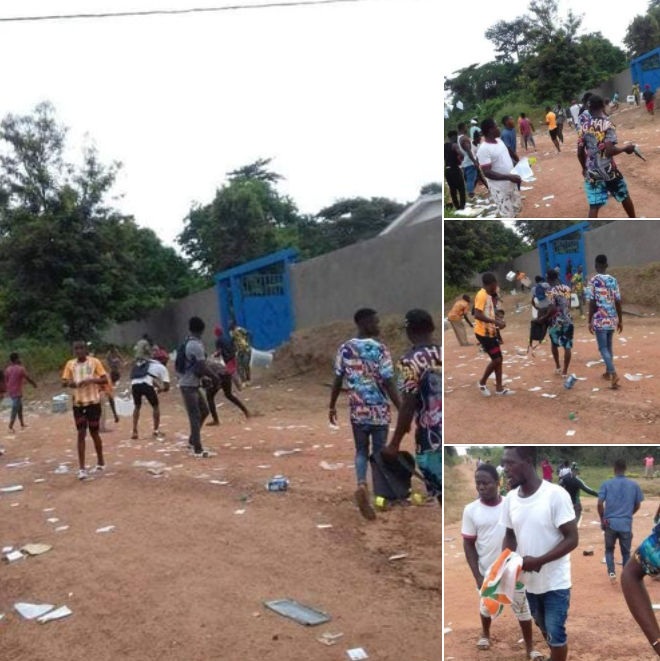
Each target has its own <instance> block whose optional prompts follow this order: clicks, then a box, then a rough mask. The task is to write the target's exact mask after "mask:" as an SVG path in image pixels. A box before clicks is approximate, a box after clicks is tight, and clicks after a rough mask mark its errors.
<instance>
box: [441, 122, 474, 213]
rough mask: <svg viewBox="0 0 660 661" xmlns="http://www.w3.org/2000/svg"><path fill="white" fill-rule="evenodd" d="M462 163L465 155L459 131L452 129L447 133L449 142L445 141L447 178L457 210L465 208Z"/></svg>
mask: <svg viewBox="0 0 660 661" xmlns="http://www.w3.org/2000/svg"><path fill="white" fill-rule="evenodd" d="M462 163H463V155H462V154H461V150H460V147H459V146H458V133H457V132H456V131H454V130H451V131H449V133H448V134H447V142H445V179H446V181H447V186H449V194H450V196H451V201H452V204H453V205H454V209H455V210H456V211H460V210H461V209H465V180H464V179H463V168H462ZM473 190H474V189H473Z"/></svg>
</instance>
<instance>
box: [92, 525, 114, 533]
mask: <svg viewBox="0 0 660 661" xmlns="http://www.w3.org/2000/svg"><path fill="white" fill-rule="evenodd" d="M114 529H115V527H114V526H105V527H104V528H97V529H96V532H110V531H111V530H114Z"/></svg>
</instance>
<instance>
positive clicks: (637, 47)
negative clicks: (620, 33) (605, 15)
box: [623, 8, 660, 57]
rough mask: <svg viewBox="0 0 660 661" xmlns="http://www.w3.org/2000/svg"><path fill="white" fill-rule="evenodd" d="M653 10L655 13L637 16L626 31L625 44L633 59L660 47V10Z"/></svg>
mask: <svg viewBox="0 0 660 661" xmlns="http://www.w3.org/2000/svg"><path fill="white" fill-rule="evenodd" d="M653 9H654V11H653V13H651V12H649V13H647V14H644V15H643V16H635V18H634V19H633V20H632V22H631V23H630V25H629V26H628V29H627V30H626V36H625V37H624V38H623V43H624V44H625V45H626V48H627V49H628V54H629V55H630V56H631V57H639V56H640V55H643V54H644V53H648V51H650V50H653V49H654V48H657V47H658V46H659V45H660V21H659V18H660V16H658V15H657V14H658V11H660V8H653Z"/></svg>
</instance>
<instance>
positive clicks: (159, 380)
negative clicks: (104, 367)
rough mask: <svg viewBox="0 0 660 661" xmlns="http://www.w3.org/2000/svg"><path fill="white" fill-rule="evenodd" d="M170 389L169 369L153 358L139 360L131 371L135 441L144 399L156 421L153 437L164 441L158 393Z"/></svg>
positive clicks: (133, 435) (132, 436)
mask: <svg viewBox="0 0 660 661" xmlns="http://www.w3.org/2000/svg"><path fill="white" fill-rule="evenodd" d="M169 389H170V374H169V372H168V371H167V367H165V365H163V363H161V362H160V361H158V360H154V359H153V358H137V359H136V360H135V362H134V363H133V369H132V370H131V393H132V395H133V404H134V406H135V408H134V409H133V434H132V435H131V438H132V439H133V440H135V439H137V438H138V422H139V421H140V411H141V409H142V399H143V398H144V399H146V400H147V401H148V402H149V405H150V406H151V409H152V412H153V420H154V430H153V437H154V438H155V439H156V440H158V441H162V440H163V439H164V438H165V435H164V434H163V433H162V432H161V431H160V429H159V427H160V402H159V400H158V393H159V392H160V391H163V392H167V391H168V390H169Z"/></svg>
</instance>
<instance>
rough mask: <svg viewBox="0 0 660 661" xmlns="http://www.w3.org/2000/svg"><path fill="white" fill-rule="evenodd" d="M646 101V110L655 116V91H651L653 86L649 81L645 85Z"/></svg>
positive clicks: (644, 94) (644, 95)
mask: <svg viewBox="0 0 660 661" xmlns="http://www.w3.org/2000/svg"><path fill="white" fill-rule="evenodd" d="M642 96H643V97H644V103H645V104H646V112H648V113H649V115H651V117H653V115H654V114H655V93H654V92H653V91H651V86H650V85H649V84H648V83H647V84H646V85H644V93H643V94H642Z"/></svg>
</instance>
